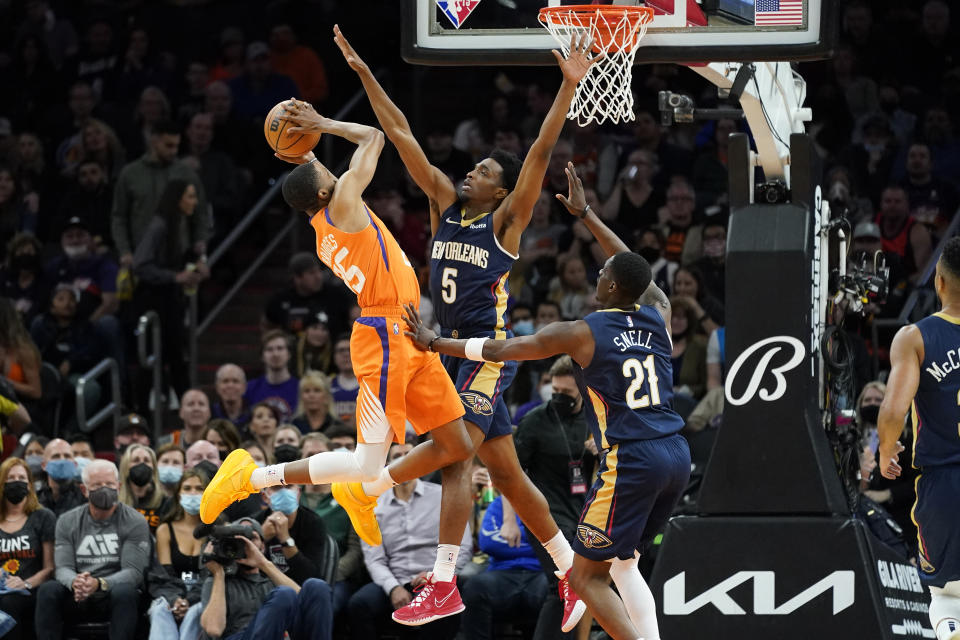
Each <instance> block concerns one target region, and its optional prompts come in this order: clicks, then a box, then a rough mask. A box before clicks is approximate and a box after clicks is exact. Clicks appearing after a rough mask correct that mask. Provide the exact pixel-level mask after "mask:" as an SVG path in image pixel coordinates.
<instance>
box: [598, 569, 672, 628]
mask: <svg viewBox="0 0 960 640" xmlns="http://www.w3.org/2000/svg"><path fill="white" fill-rule="evenodd" d="M638 560H639V557H637V556H634V557H633V558H632V559H630V560H620V559H619V558H615V559H614V560H613V562H611V563H610V577H612V578H613V583H614V584H615V585H617V591H619V592H620V599H621V600H623V605H624V607H626V609H627V615H628V616H630V622H632V623H633V626H634V627H636V628H637V631H639V632H640V634H641V637H642V638H645V639H646V640H657V639H658V638H659V637H660V628H659V627H658V626H657V605H656V603H654V601H653V594H652V593H651V592H650V587H648V586H647V583H646V581H645V580H644V579H643V576H642V575H640V569H638V568H637V561H638Z"/></svg>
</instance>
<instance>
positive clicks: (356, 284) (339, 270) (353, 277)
mask: <svg viewBox="0 0 960 640" xmlns="http://www.w3.org/2000/svg"><path fill="white" fill-rule="evenodd" d="M334 252H336V253H334ZM348 255H350V250H349V249H347V248H346V247H339V250H338V245H337V239H336V238H335V237H334V236H333V234H332V233H329V234H327V235H326V236H324V237H323V239H322V240H321V241H320V260H321V261H322V262H323V264H325V265H327V266H328V267H330V270H331V271H333V274H334V275H335V276H337V277H338V278H340V279H341V280H343V283H344V284H345V285H347V287H349V288H350V290H351V291H353V292H354V293H356V294H357V295H360V292H361V291H363V285H364V284H365V283H366V281H367V277H366V276H365V275H363V272H362V271H361V270H360V268H359V267H358V266H356V265H349V266H348V265H345V264H343V261H344V260H346V258H347V256H348Z"/></svg>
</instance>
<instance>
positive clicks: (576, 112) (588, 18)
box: [538, 5, 654, 127]
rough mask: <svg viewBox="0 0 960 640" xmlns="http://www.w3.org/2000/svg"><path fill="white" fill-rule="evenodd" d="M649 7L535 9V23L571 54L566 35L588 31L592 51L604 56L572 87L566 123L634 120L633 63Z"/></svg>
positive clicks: (647, 21)
mask: <svg viewBox="0 0 960 640" xmlns="http://www.w3.org/2000/svg"><path fill="white" fill-rule="evenodd" d="M653 13H654V11H653V9H651V8H650V7H632V6H616V5H569V6H560V7H544V8H542V9H540V13H539V16H538V18H539V20H540V24H542V25H543V26H544V27H546V29H547V30H548V31H549V32H550V34H551V35H553V37H554V38H555V39H556V41H557V42H558V43H559V44H560V48H561V50H562V51H563V55H564V56H565V57H566V56H569V55H570V40H571V35H573V34H577V33H582V32H583V31H589V32H590V37H591V38H592V40H593V48H594V49H595V50H596V51H597V52H598V53H599V52H604V53H605V54H606V55H605V56H603V57H602V58H601V59H599V60H597V61H596V62H595V63H594V64H593V66H591V67H590V69H589V71H587V75H585V76H584V77H583V80H581V81H580V83H579V84H577V93H576V95H575V96H574V98H573V102H572V103H571V104H570V111H569V112H568V113H567V118H569V119H570V120H576V122H577V124H579V125H580V126H581V127H583V126H586V125H588V124H590V123H591V122H597V123H598V124H603V123H604V122H606V121H608V120H609V121H610V122H613V123H614V124H616V123H618V122H621V121H623V122H626V121H629V120H633V118H634V113H633V92H632V91H631V90H630V84H631V82H632V80H633V58H634V56H636V53H637V47H638V45H639V44H640V40H641V39H642V38H643V36H644V34H646V32H647V25H648V24H650V21H651V20H653Z"/></svg>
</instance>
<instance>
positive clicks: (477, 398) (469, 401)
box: [460, 391, 493, 416]
mask: <svg viewBox="0 0 960 640" xmlns="http://www.w3.org/2000/svg"><path fill="white" fill-rule="evenodd" d="M460 400H462V401H463V404H465V405H467V406H468V407H470V409H472V410H473V412H474V413H478V414H480V415H482V416H492V415H493V405H492V404H490V401H489V400H487V399H486V398H485V397H483V396H482V395H480V394H479V393H474V392H472V391H464V392H463V393H461V394H460Z"/></svg>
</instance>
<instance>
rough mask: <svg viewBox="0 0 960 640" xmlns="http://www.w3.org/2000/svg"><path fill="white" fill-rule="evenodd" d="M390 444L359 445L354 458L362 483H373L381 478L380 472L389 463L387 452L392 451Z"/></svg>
mask: <svg viewBox="0 0 960 640" xmlns="http://www.w3.org/2000/svg"><path fill="white" fill-rule="evenodd" d="M390 444H391V443H390V442H389V441H387V442H378V443H375V444H363V443H362V444H358V445H357V449H356V450H355V451H354V452H353V457H354V460H356V463H357V469H358V470H359V472H360V478H361V481H362V482H373V481H374V480H376V479H377V478H379V477H380V471H381V470H382V469H383V467H384V465H385V464H386V462H387V451H389V449H390Z"/></svg>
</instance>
